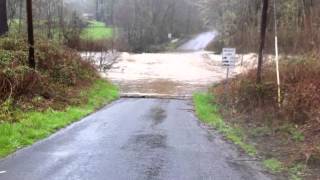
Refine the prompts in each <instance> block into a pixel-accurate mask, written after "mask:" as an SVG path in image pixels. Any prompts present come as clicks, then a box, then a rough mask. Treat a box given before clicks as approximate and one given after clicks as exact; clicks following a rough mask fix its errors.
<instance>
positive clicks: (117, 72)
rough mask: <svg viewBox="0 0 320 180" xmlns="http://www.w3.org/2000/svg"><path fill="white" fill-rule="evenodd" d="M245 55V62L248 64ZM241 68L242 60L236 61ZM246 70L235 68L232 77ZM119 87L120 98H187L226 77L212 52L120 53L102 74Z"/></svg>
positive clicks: (248, 56)
mask: <svg viewBox="0 0 320 180" xmlns="http://www.w3.org/2000/svg"><path fill="white" fill-rule="evenodd" d="M250 57H252V56H251V55H247V57H246V61H250V59H251V58H250ZM238 61H239V62H238V64H240V61H241V59H240V58H239V59H238ZM247 67H248V66H238V67H237V68H234V69H233V70H232V76H234V75H236V74H238V73H241V72H243V71H245V70H246V69H247ZM102 75H103V76H105V77H107V78H108V79H110V80H111V81H113V82H114V83H115V84H118V85H119V86H120V89H121V92H122V94H136V95H137V94H140V95H164V96H165V95H170V96H190V95H192V93H194V92H197V91H205V90H207V88H208V87H209V86H210V85H212V84H214V83H217V82H220V81H221V80H223V79H225V77H226V68H224V67H222V66H221V56H220V55H214V54H213V53H211V52H206V51H200V52H185V53H180V52H177V53H148V54H147V53H143V54H129V53H122V54H121V55H120V57H119V59H118V62H117V63H115V64H114V65H113V66H112V68H111V69H110V70H109V71H107V72H106V73H102Z"/></svg>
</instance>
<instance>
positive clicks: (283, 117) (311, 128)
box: [194, 54, 320, 180]
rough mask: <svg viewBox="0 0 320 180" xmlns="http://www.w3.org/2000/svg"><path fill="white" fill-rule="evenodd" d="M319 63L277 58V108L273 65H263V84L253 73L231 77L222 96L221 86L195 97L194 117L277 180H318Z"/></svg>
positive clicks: (305, 58) (316, 57) (304, 58)
mask: <svg viewBox="0 0 320 180" xmlns="http://www.w3.org/2000/svg"><path fill="white" fill-rule="evenodd" d="M318 60H319V55H317V54H315V55H305V56H301V57H287V58H284V59H282V60H281V64H280V69H281V70H282V71H281V80H282V86H281V90H282V99H281V106H280V107H279V104H278V102H277V85H276V82H275V79H276V77H275V76H276V73H275V71H274V68H273V67H274V66H275V65H273V64H267V65H265V67H264V74H263V83H262V84H259V85H257V84H256V83H255V80H256V70H254V69H253V70H249V71H248V72H246V73H243V74H240V75H238V76H236V77H234V78H233V79H231V80H230V81H229V87H230V88H229V89H228V91H227V92H226V89H225V87H224V83H221V84H217V85H215V86H213V87H211V88H210V89H209V91H208V93H207V94H195V95H194V104H195V108H196V113H197V115H198V117H199V119H201V120H202V121H203V122H205V123H208V124H209V125H211V126H213V127H215V128H216V129H217V130H218V131H219V132H221V133H222V134H223V135H224V136H225V137H226V138H227V139H228V140H231V141H232V142H234V143H235V144H237V145H238V146H239V147H241V149H243V150H244V151H245V152H247V154H249V155H251V156H252V155H254V156H256V157H258V158H259V159H261V161H262V164H263V165H264V166H265V168H266V169H268V170H269V171H270V172H271V173H273V174H275V175H277V176H279V177H281V178H280V179H294V180H297V179H306V180H314V179H319V178H320V131H319V130H320V126H319V117H320V116H319V115H320V114H319V113H320V106H319V100H320V96H319V92H320V91H319V90H320V88H319V87H320V86H319V85H320V83H319V78H318V77H319V75H320V74H319V71H318V69H319V66H320V63H319V61H318ZM250 144H251V145H250ZM247 147H249V148H247ZM248 149H249V150H248ZM251 150H252V151H251ZM252 152H255V153H252Z"/></svg>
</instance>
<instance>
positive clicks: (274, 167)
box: [263, 158, 283, 173]
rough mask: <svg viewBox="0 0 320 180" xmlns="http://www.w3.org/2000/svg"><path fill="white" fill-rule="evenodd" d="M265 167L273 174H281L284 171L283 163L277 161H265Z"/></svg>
mask: <svg viewBox="0 0 320 180" xmlns="http://www.w3.org/2000/svg"><path fill="white" fill-rule="evenodd" d="M263 165H264V166H265V167H266V168H267V169H268V170H269V171H271V172H273V173H280V172H282V170H283V165H282V163H281V162H280V161H279V160H277V159H274V158H272V159H267V160H264V161H263Z"/></svg>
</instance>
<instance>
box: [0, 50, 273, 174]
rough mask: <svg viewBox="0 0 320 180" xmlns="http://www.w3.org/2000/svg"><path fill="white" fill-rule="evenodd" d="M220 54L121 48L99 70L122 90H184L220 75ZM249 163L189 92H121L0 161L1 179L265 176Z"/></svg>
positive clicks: (194, 88) (203, 87) (200, 88)
mask: <svg viewBox="0 0 320 180" xmlns="http://www.w3.org/2000/svg"><path fill="white" fill-rule="evenodd" d="M220 59H221V58H220V56H217V55H213V54H212V53H209V52H204V51H201V52H189V53H163V54H128V53H122V54H121V56H120V59H119V61H118V62H117V63H116V64H114V65H113V66H112V68H111V69H110V70H109V71H107V72H106V73H103V75H104V76H106V77H108V78H109V79H111V80H112V81H113V82H114V83H116V84H118V85H120V88H121V91H122V93H123V94H129V95H130V94H149V95H150V94H154V96H155V97H158V96H160V95H168V96H184V95H187V96H191V95H192V93H193V92H195V91H205V90H206V88H207V87H208V86H209V85H211V84H212V83H215V82H219V81H221V80H223V79H224V77H225V69H223V68H221V66H220V64H219V62H220ZM240 70H241V68H240V69H236V70H235V73H234V74H236V73H239V72H241V71H240ZM254 162H255V161H252V159H251V158H249V157H247V156H245V155H243V154H241V153H239V151H238V150H237V149H236V148H235V146H233V145H231V144H229V143H228V142H226V141H224V139H223V138H222V137H221V136H220V135H219V134H218V133H217V132H216V131H215V130H213V129H210V128H208V127H206V126H205V125H203V124H201V123H200V122H199V120H198V119H197V118H196V117H195V115H194V111H193V105H192V101H191V100H190V99H189V100H174V99H152V98H149V99H144V98H135V99H132V98H122V99H120V100H118V101H116V102H114V103H113V104H111V105H109V106H106V107H105V108H103V109H102V110H100V111H98V112H96V113H94V114H92V115H90V116H88V117H86V118H84V119H83V120H82V121H80V122H78V123H75V124H73V125H71V126H70V127H68V128H66V129H64V130H62V131H59V132H58V133H56V134H55V135H53V136H51V137H50V138H48V139H46V140H43V141H41V142H39V143H36V144H35V145H33V146H31V147H29V148H26V149H23V150H20V151H18V152H17V153H15V154H13V155H11V156H9V157H7V158H5V159H3V160H0V172H1V173H0V180H44V179H46V180H62V179H63V180H129V179H130V180H268V179H270V177H269V176H267V175H265V174H264V173H263V172H262V171H261V170H260V169H259V166H258V165H256V164H255V163H254Z"/></svg>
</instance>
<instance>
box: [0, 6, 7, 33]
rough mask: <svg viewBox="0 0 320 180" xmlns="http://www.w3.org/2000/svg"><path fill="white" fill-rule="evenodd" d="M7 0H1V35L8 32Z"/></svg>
mask: <svg viewBox="0 0 320 180" xmlns="http://www.w3.org/2000/svg"><path fill="white" fill-rule="evenodd" d="M8 30H9V28H8V17H7V0H0V36H1V35H4V34H6V33H7V32H8Z"/></svg>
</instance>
